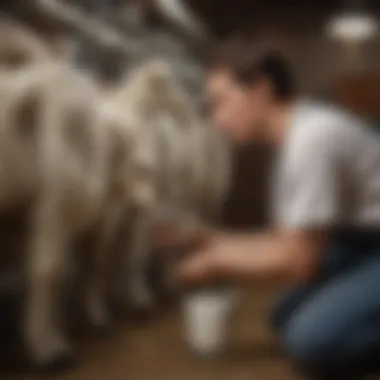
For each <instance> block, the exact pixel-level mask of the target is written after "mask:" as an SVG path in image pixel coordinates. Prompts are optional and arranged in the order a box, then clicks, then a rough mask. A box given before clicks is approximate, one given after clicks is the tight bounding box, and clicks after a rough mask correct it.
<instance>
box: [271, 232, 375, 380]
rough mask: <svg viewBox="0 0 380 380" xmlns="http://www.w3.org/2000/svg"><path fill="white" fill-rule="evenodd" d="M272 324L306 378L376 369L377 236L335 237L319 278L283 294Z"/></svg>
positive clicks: (340, 376) (352, 374) (343, 234)
mask: <svg viewBox="0 0 380 380" xmlns="http://www.w3.org/2000/svg"><path fill="white" fill-rule="evenodd" d="M271 322H272V325H273V326H274V328H275V329H276V330H277V331H279V333H280V334H281V336H282V342H283V348H284V351H285V353H286V354H287V355H288V356H289V357H290V359H292V360H293V361H294V363H295V364H296V365H298V368H300V369H302V370H303V371H304V372H306V373H307V374H309V375H310V376H311V377H314V378H317V379H330V378H331V379H348V378H359V377H360V376H361V375H362V374H364V373H366V372H370V371H372V370H373V369H374V367H376V366H378V367H379V368H380V231H377V232H365V231H341V232H339V233H337V234H336V236H335V237H334V239H333V240H332V244H331V245H330V247H329V249H328V250H327V251H326V254H325V256H324V261H323V264H322V268H321V270H320V273H319V275H318V276H317V277H316V278H315V280H314V281H313V282H312V283H310V284H307V285H304V286H296V287H294V288H292V289H288V290H287V291H286V292H285V294H283V295H282V297H281V299H280V300H279V301H278V302H277V303H276V305H275V307H274V309H273V311H272V315H271ZM379 368H376V369H379Z"/></svg>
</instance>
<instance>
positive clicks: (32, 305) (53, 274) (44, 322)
mask: <svg viewBox="0 0 380 380" xmlns="http://www.w3.org/2000/svg"><path fill="white" fill-rule="evenodd" d="M61 214H62V212H59V202H57V201H56V200H53V199H51V200H46V199H44V200H43V201H42V202H40V204H39V205H38V206H37V208H36V209H35V210H34V212H33V217H32V220H31V222H32V223H31V229H30V247H29V252H28V266H27V281H28V283H27V294H26V300H25V302H26V305H25V308H26V310H25V320H24V334H25V344H26V349H27V351H28V353H29V355H30V358H31V360H32V361H33V363H34V364H36V365H38V366H42V367H50V366H53V367H55V366H56V365H62V364H66V362H67V359H68V358H69V356H70V347H69V344H68V343H67V341H66V338H65V336H64V335H63V333H62V330H61V326H60V321H59V315H60V310H59V301H60V287H61V281H62V280H63V274H64V273H65V269H66V268H65V266H66V260H67V254H68V252H67V248H68V242H69V226H68V225H67V221H65V220H63V219H62V216H61Z"/></svg>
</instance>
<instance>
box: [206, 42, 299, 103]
mask: <svg viewBox="0 0 380 380" xmlns="http://www.w3.org/2000/svg"><path fill="white" fill-rule="evenodd" d="M209 69H210V70H211V71H213V70H218V69H224V70H228V71H229V72H230V73H231V74H232V75H233V76H234V78H235V79H236V80H237V81H238V82H239V83H242V84H244V85H249V84H251V83H252V82H254V81H255V80H256V79H259V78H262V77H264V78H267V79H269V80H270V82H271V83H272V85H273V88H274V91H275V95H276V97H277V99H279V100H281V101H286V100H289V99H290V98H292V97H293V96H294V94H295V85H294V81H293V75H292V71H291V69H290V67H289V66H288V64H287V62H286V60H285V59H284V57H283V56H282V55H281V54H280V53H279V52H278V51H277V50H275V49H274V48H272V47H271V46H270V45H268V44H266V43H264V42H255V40H254V39H252V38H250V37H246V36H243V37H234V38H232V39H229V40H227V41H226V42H224V43H222V44H220V46H218V47H217V48H216V49H215V51H214V52H213V54H212V56H211V59H210V61H209Z"/></svg>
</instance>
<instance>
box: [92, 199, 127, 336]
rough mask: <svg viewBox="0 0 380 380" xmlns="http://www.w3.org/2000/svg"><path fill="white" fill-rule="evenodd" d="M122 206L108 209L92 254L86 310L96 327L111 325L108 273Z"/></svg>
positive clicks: (101, 327) (103, 327)
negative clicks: (108, 303) (108, 304)
mask: <svg viewBox="0 0 380 380" xmlns="http://www.w3.org/2000/svg"><path fill="white" fill-rule="evenodd" d="M121 209H122V208H121V207H120V205H114V206H113V207H111V208H109V209H108V210H107V213H106V215H105V216H104V220H103V221H102V223H101V225H100V228H99V231H98V232H99V234H98V237H97V239H96V240H95V247H94V252H92V253H91V254H92V255H93V257H91V264H90V272H89V275H88V278H87V281H86V284H85V309H86V310H85V311H86V315H87V318H88V320H89V322H90V323H91V324H92V326H94V327H95V328H99V329H106V328H107V327H108V325H109V319H110V318H109V311H108V308H107V297H106V295H107V273H108V270H107V269H108V264H109V259H110V256H113V255H112V254H113V252H112V248H113V243H114V239H115V238H116V233H117V229H118V226H119V222H120V220H121V216H122V215H121Z"/></svg>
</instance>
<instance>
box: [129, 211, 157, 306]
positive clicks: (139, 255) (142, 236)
mask: <svg viewBox="0 0 380 380" xmlns="http://www.w3.org/2000/svg"><path fill="white" fill-rule="evenodd" d="M150 232H151V230H150V228H149V223H148V221H147V220H146V218H144V217H142V218H139V219H138V220H136V221H135V223H133V226H132V233H131V249H130V251H129V252H128V253H127V254H128V257H129V272H128V291H129V296H130V299H131V301H132V304H133V306H134V307H135V308H137V309H138V310H151V309H152V308H153V305H154V295H153V291H152V289H151V287H150V285H149V279H148V273H147V272H148V267H149V258H150V254H151V248H152V247H151V244H150V240H151V236H150Z"/></svg>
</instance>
